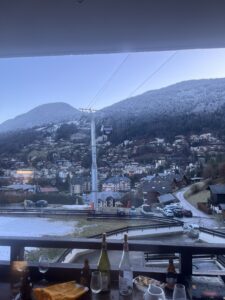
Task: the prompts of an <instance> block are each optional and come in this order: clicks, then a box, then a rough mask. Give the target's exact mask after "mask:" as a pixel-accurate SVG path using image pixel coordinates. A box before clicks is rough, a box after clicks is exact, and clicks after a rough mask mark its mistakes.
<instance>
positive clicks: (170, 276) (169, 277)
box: [166, 258, 177, 289]
mask: <svg viewBox="0 0 225 300" xmlns="http://www.w3.org/2000/svg"><path fill="white" fill-rule="evenodd" d="M166 282H167V287H168V288H169V289H173V288H174V285H175V283H176V282H177V273H176V269H175V266H174V263H173V259H172V258H170V259H169V264H168V267H167V274H166Z"/></svg>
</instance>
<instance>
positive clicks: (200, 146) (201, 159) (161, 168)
mask: <svg viewBox="0 0 225 300" xmlns="http://www.w3.org/2000/svg"><path fill="white" fill-rule="evenodd" d="M32 130H33V132H34V134H33V136H34V137H35V138H34V139H33V140H32V142H27V143H24V145H22V146H21V145H20V148H19V150H17V151H13V149H12V151H5V152H4V151H1V153H0V172H1V177H0V185H1V188H0V201H1V203H8V202H16V203H17V202H21V201H23V200H25V199H34V200H38V199H46V200H48V201H49V202H50V203H60V204H73V203H84V202H85V203H89V202H90V192H91V174H90V172H91V169H90V168H91V153H90V151H91V149H90V148H91V147H90V122H89V120H88V119H85V120H84V119H81V120H80V121H75V122H68V123H58V124H50V125H46V126H42V127H40V126H39V127H35V128H33V129H32ZM112 131H113V128H112ZM97 132H98V135H97V152H98V162H97V164H98V179H99V193H98V199H99V205H100V206H110V207H111V206H117V205H122V206H126V207H129V206H130V207H131V206H133V205H134V206H140V205H141V204H143V203H148V204H150V205H152V204H154V203H159V202H160V197H161V196H163V195H167V196H168V197H170V196H169V195H171V193H173V192H174V191H176V190H177V189H180V188H181V187H184V186H186V185H188V184H189V183H191V182H195V181H197V180H199V179H200V178H201V177H202V176H204V166H205V165H206V164H207V163H208V162H209V161H213V160H214V161H216V160H218V158H219V157H223V156H224V154H225V143H224V142H223V141H222V140H220V139H219V138H218V137H216V136H214V135H213V134H212V133H205V134H199V135H197V134H192V135H189V136H184V135H178V136H175V137H174V140H173V141H167V140H166V139H164V138H154V139H150V138H149V139H144V140H143V139H133V140H124V141H123V142H122V143H119V144H115V143H112V142H111V133H108V134H107V133H106V132H104V126H103V129H102V130H101V128H98V130H97ZM26 134H27V131H26V130H25V131H23V135H24V136H25V137H26ZM10 139H11V140H13V135H12V136H9V138H8V141H10Z"/></svg>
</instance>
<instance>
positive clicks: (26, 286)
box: [20, 269, 32, 300]
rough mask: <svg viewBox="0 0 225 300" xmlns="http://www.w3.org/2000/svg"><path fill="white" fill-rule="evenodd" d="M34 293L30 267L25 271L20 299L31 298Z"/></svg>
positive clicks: (28, 299) (26, 299)
mask: <svg viewBox="0 0 225 300" xmlns="http://www.w3.org/2000/svg"><path fill="white" fill-rule="evenodd" d="M31 294H32V282H31V277H30V272H29V270H28V269H26V270H25V271H24V275H23V279H22V284H21V289H20V299H21V300H31V299H32V298H31Z"/></svg>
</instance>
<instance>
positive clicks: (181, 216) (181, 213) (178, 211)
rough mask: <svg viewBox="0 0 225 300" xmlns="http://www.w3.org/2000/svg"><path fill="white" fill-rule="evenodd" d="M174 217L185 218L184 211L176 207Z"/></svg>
mask: <svg viewBox="0 0 225 300" xmlns="http://www.w3.org/2000/svg"><path fill="white" fill-rule="evenodd" d="M173 213H174V217H176V218H183V216H184V215H183V211H182V210H181V209H174V210H173Z"/></svg>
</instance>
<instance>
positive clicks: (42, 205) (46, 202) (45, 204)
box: [35, 200, 48, 207]
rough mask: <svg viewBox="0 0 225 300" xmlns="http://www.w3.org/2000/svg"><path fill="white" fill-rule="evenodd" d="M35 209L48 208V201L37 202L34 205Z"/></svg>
mask: <svg viewBox="0 0 225 300" xmlns="http://www.w3.org/2000/svg"><path fill="white" fill-rule="evenodd" d="M35 205H36V207H47V206H48V201H46V200H38V201H36V203H35Z"/></svg>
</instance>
